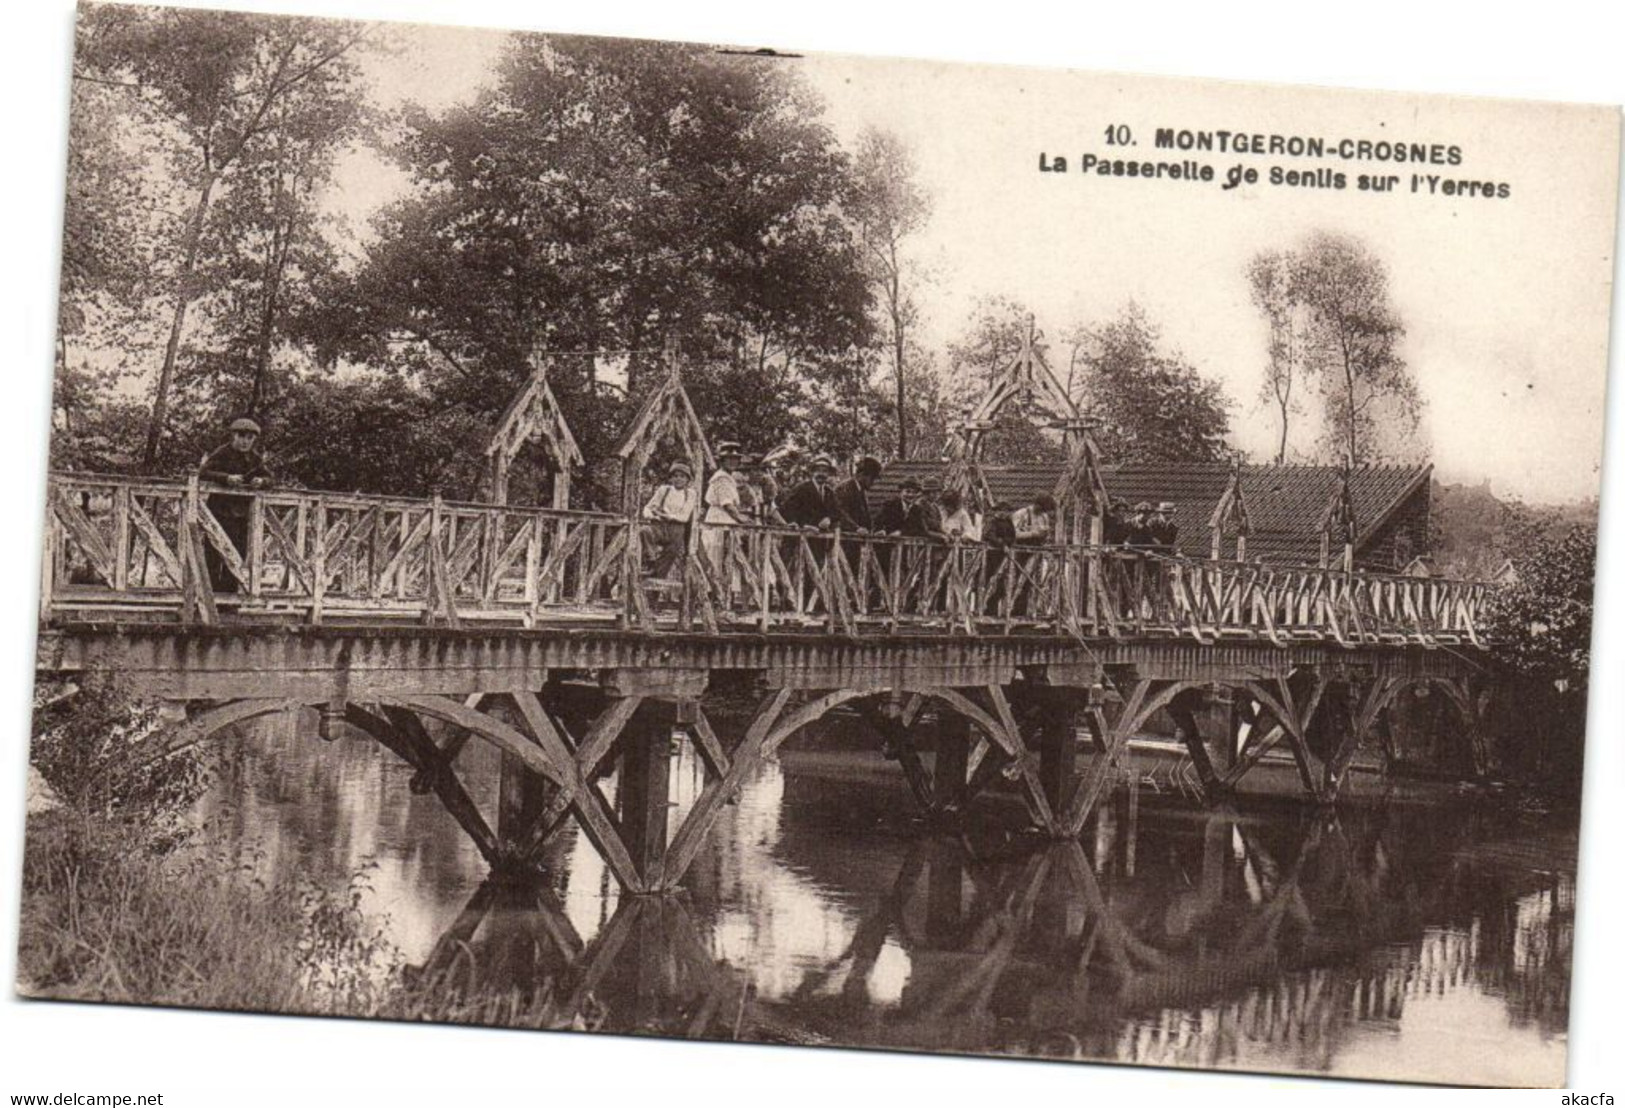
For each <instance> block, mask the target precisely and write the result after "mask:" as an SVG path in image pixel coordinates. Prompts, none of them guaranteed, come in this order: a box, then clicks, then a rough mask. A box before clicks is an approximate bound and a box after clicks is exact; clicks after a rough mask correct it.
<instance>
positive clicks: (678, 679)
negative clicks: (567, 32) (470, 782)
mask: <svg viewBox="0 0 1625 1108" xmlns="http://www.w3.org/2000/svg"><path fill="white" fill-rule="evenodd" d="M220 491H222V490H209V489H206V488H202V487H200V486H199V485H198V484H197V483H196V482H195V481H193V482H189V483H188V482H180V483H175V482H158V481H145V480H134V479H128V478H112V477H107V478H101V477H87V476H80V475H58V476H53V477H52V478H51V483H50V508H51V510H50V518H49V526H48V531H47V551H48V552H47V562H46V580H45V586H44V589H43V593H42V597H43V600H42V610H41V620H42V622H41V628H42V630H41V642H40V654H39V657H40V665H41V668H42V669H44V670H46V671H51V672H57V673H64V672H66V673H72V672H82V671H87V670H102V671H108V672H112V673H116V674H118V675H119V677H120V678H121V679H122V680H123V681H124V682H126V684H127V685H128V686H129V688H130V689H131V690H132V691H134V692H136V693H139V694H142V695H145V696H151V697H160V698H164V699H168V700H172V701H177V702H180V703H182V704H185V705H186V706H187V709H188V713H189V719H188V720H187V722H186V723H185V724H184V725H183V726H180V727H178V728H177V729H176V730H175V732H174V733H173V735H172V736H171V737H170V739H169V743H170V746H171V748H179V747H180V746H183V745H186V744H189V743H194V742H198V741H202V740H204V739H206V738H208V737H209V736H210V735H212V734H214V733H215V732H218V731H220V730H221V729H223V728H225V727H228V726H229V725H231V724H236V723H241V722H244V721H246V720H249V719H252V718H254V717H257V716H262V715H266V714H270V713H276V712H283V711H288V710H291V709H293V708H296V707H298V706H304V705H309V706H314V707H316V708H317V709H318V710H319V711H320V712H321V719H322V721H323V723H322V733H323V735H324V737H328V738H332V737H335V736H337V735H338V734H339V733H340V732H341V731H342V730H343V728H342V727H341V726H340V724H349V725H351V727H352V728H353V729H359V730H360V731H361V732H363V733H365V734H367V735H369V736H371V737H372V738H374V739H376V740H378V741H379V742H381V743H383V744H384V745H385V746H387V747H389V748H390V749H391V750H393V751H395V752H396V753H397V754H399V755H400V756H401V757H402V758H404V759H405V760H406V761H408V762H409V763H411V764H412V765H413V766H414V767H415V768H416V769H417V771H418V772H417V776H416V777H415V779H414V785H415V787H417V788H420V789H423V790H429V789H433V790H434V791H436V792H437V793H439V795H440V796H441V798H442V799H443V800H444V801H445V803H446V806H447V808H448V810H449V811H450V812H451V813H452V815H453V816H454V817H456V818H457V819H458V821H459V822H460V823H461V824H462V825H463V826H464V828H465V829H466V830H467V831H468V833H469V834H470V835H471V836H473V838H474V841H475V842H476V843H478V844H479V846H480V848H481V850H482V851H484V852H485V854H486V856H487V857H488V858H489V859H490V860H491V861H492V862H493V863H499V862H516V861H521V860H523V859H525V858H529V857H532V856H533V855H534V853H535V851H536V849H537V847H538V845H539V844H540V843H541V842H542V841H543V840H545V839H546V837H547V836H548V835H549V834H550V833H551V832H552V831H553V830H554V829H555V828H556V827H557V826H558V825H559V824H560V822H561V821H562V820H564V819H565V818H566V817H570V816H573V817H574V818H575V819H576V820H578V821H579V822H580V824H581V825H582V827H583V829H584V830H585V831H586V832H587V834H588V835H589V836H590V837H592V839H593V841H594V842H595V843H596V844H597V845H598V847H599V849H600V850H602V851H603V852H604V854H605V857H606V860H607V861H608V862H609V864H610V866H611V868H612V869H613V871H614V872H615V875H616V877H617V878H619V879H620V881H621V882H622V883H623V884H624V885H625V886H626V887H627V888H629V889H632V890H634V891H655V890H661V889H669V888H672V887H674V886H675V885H676V884H677V882H678V881H679V880H680V879H681V877H682V875H683V872H684V870H685V869H686V868H687V867H688V865H689V864H690V863H691V862H692V861H693V858H694V856H695V854H696V852H697V851H698V850H699V849H700V846H701V843H702V841H703V839H704V836H705V833H706V831H707V830H708V829H709V827H710V819H711V817H712V815H713V814H714V813H715V811H716V809H717V807H718V805H720V804H722V803H723V802H724V801H725V800H726V799H727V797H728V796H729V795H730V794H731V793H733V792H734V791H735V790H737V789H738V787H739V785H740V783H741V782H742V781H743V780H745V779H746V778H748V777H749V775H750V774H751V773H752V772H754V770H755V769H756V767H757V766H759V765H760V763H761V762H762V761H763V760H764V759H767V758H770V757H772V755H773V753H774V751H776V750H777V749H778V747H779V746H780V745H781V744H782V743H783V742H785V741H786V740H787V739H789V738H790V737H791V736H792V735H794V734H795V733H796V732H797V731H798V730H800V729H801V728H802V727H804V726H806V725H808V724H810V723H812V722H814V721H815V720H817V719H818V718H819V717H821V716H822V715H824V714H825V713H826V712H828V711H830V710H831V709H833V708H835V707H837V706H839V705H843V704H850V705H852V706H853V707H855V708H857V709H859V710H862V711H864V712H865V713H866V714H867V715H868V716H869V717H870V718H871V720H872V722H873V724H874V726H875V728H876V730H877V732H878V733H879V734H880V735H881V736H883V737H884V738H885V741H886V742H887V744H888V747H889V749H891V750H892V751H893V752H894V753H895V754H896V755H897V756H898V757H899V758H900V759H901V761H902V764H903V767H904V769H905V771H906V772H907V773H908V775H909V778H910V781H911V783H912V784H913V786H914V792H915V795H916V796H917V797H918V798H919V800H920V802H921V803H922V804H923V805H925V806H926V807H928V808H929V809H931V810H933V811H936V812H938V813H941V814H943V815H949V814H952V813H954V812H960V811H963V809H964V808H965V807H966V806H967V805H968V804H969V803H970V800H971V798H972V797H973V796H974V794H975V793H976V792H977V791H978V790H979V789H981V788H983V787H984V786H986V785H989V784H991V783H993V782H996V781H998V780H1001V779H1008V780H1010V781H1012V782H1014V783H1015V784H1016V786H1017V787H1019V788H1020V789H1021V790H1022V792H1023V794H1024V796H1025V798H1026V800H1027V803H1028V805H1029V808H1030V811H1031V814H1032V817H1033V820H1034V822H1035V823H1036V825H1037V826H1038V827H1040V828H1042V829H1043V830H1044V831H1045V832H1047V833H1051V834H1054V835H1057V836H1062V837H1068V836H1073V835H1076V834H1077V833H1078V832H1079V830H1080V829H1081V828H1082V826H1083V824H1084V822H1085V820H1086V819H1087V818H1088V816H1089V814H1090V812H1091V811H1092V810H1093V808H1094V806H1095V805H1096V804H1097V803H1098V801H1099V799H1100V797H1101V795H1102V793H1103V792H1104V791H1105V789H1106V787H1107V785H1108V784H1109V782H1110V781H1111V780H1112V778H1113V776H1114V768H1115V764H1116V760H1117V758H1118V756H1119V755H1120V754H1121V752H1122V750H1123V748H1124V745H1125V743H1126V741H1127V740H1128V739H1129V738H1130V737H1131V736H1133V735H1135V734H1136V733H1138V732H1139V731H1140V730H1141V728H1142V727H1144V725H1145V724H1146V723H1147V721H1148V720H1150V718H1151V717H1152V716H1153V715H1154V714H1155V713H1157V712H1159V711H1167V712H1169V713H1170V714H1172V715H1173V717H1174V719H1175V720H1176V722H1178V723H1179V724H1180V726H1181V729H1182V732H1183V737H1184V739H1185V741H1186V744H1187V747H1188V749H1189V751H1190V755H1191V757H1192V758H1193V760H1194V761H1195V763H1196V767H1197V770H1198V773H1199V775H1200V779H1201V782H1202V784H1203V785H1204V787H1205V788H1206V789H1207V790H1209V791H1210V792H1211V793H1212V794H1213V795H1218V794H1220V793H1222V792H1224V791H1226V790H1228V789H1230V788H1233V787H1235V786H1236V785H1237V784H1238V782H1240V780H1241V779H1242V777H1243V776H1244V775H1245V774H1246V773H1247V772H1248V771H1249V770H1250V769H1251V768H1252V767H1253V766H1255V765H1257V763H1258V762H1259V760H1260V759H1261V758H1263V757H1264V756H1265V755H1266V754H1268V753H1269V752H1270V751H1271V750H1272V749H1274V748H1275V747H1276V746H1277V745H1279V744H1284V745H1285V747H1286V749H1288V750H1289V751H1290V752H1291V754H1292V756H1293V758H1294V759H1295V761H1296V764H1297V766H1298V769H1299V771H1300V774H1301V777H1302V782H1303V785H1304V788H1305V789H1306V790H1307V791H1308V792H1309V793H1310V794H1311V795H1313V796H1314V797H1316V798H1317V799H1320V800H1322V801H1331V800H1333V799H1335V798H1336V796H1337V793H1338V789H1339V785H1340V782H1341V780H1342V778H1343V775H1344V773H1345V771H1346V770H1347V767H1348V765H1349V762H1350V759H1351V758H1352V757H1353V755H1354V753H1355V750H1356V749H1357V748H1358V746H1359V745H1360V743H1361V742H1362V741H1364V740H1366V739H1367V738H1368V737H1370V736H1372V735H1373V734H1374V733H1375V731H1376V729H1378V728H1380V726H1381V725H1382V717H1383V714H1384V709H1385V707H1387V705H1388V704H1389V702H1390V701H1391V700H1392V698H1393V697H1394V695H1395V694H1396V693H1397V692H1398V691H1399V690H1400V689H1401V688H1402V687H1404V686H1406V685H1408V684H1413V683H1416V682H1430V683H1434V684H1436V685H1437V686H1439V687H1441V688H1443V689H1444V690H1445V691H1446V692H1447V693H1448V694H1449V695H1450V697H1451V698H1452V700H1453V702H1455V703H1456V704H1457V705H1458V706H1459V707H1460V708H1461V709H1462V711H1463V712H1464V713H1465V714H1466V716H1467V717H1468V720H1469V722H1470V723H1471V724H1476V723H1477V722H1478V719H1477V715H1478V714H1481V713H1482V711H1483V709H1484V704H1485V697H1484V695H1483V662H1482V661H1481V653H1482V652H1481V650H1480V648H1479V646H1478V641H1477V632H1476V630H1475V628H1476V622H1477V619H1478V614H1479V611H1480V608H1481V606H1482V604H1483V603H1484V600H1485V595H1486V594H1485V588H1484V586H1481V585H1477V584H1470V583H1461V582H1449V581H1441V580H1438V579H1426V578H1405V577H1396V576H1387V575H1380V574H1369V573H1362V572H1347V571H1342V570H1336V569H1328V568H1316V567H1280V566H1274V567H1269V566H1261V565H1257V564H1247V563H1238V562H1226V561H1208V562H1193V561H1188V560H1182V559H1175V558H1161V557H1158V556H1155V555H1150V554H1146V553H1143V552H1139V551H1131V550H1123V549H1117V548H1109V547H1100V546H1088V545H1082V546H1074V545H1055V546H1033V547H1011V548H1007V549H1003V550H1000V549H995V548H991V547H986V546H982V545H980V544H958V545H956V544H944V543H929V542H924V541H913V540H904V539H897V538H883V537H877V536H873V535H861V536H846V535H841V534H839V533H834V534H829V533H809V532H806V531H802V530H795V529H784V528H767V527H746V526H739V527H728V528H723V529H722V530H724V531H725V532H726V534H725V535H724V537H723V542H722V544H721V549H722V551H723V555H724V558H725V560H724V561H723V562H722V563H721V572H717V565H716V563H712V562H711V561H710V560H709V559H708V558H707V557H706V556H705V555H704V553H703V552H702V551H701V550H700V549H699V548H698V547H696V548H695V549H694V550H693V551H691V553H690V556H689V558H688V559H687V566H686V572H685V573H684V576H683V578H682V579H681V580H680V581H676V582H671V583H664V582H653V581H651V580H649V579H648V578H646V577H645V576H644V573H643V570H642V568H641V567H642V563H641V558H640V553H639V550H640V547H641V546H642V544H643V542H644V534H643V531H644V528H645V525H644V524H642V523H640V522H638V521H636V520H629V519H627V518H624V517H616V516H609V515H603V514H596V513H590V512H578V511H569V510H557V509H542V508H519V507H510V506H502V505H492V504H453V503H446V502H441V501H412V500H398V499H388V498H382V497H367V496H331V495H326V494H316V493H308V492H293V491H264V492H254V493H240V492H236V493H234V495H240V496H242V497H243V499H245V500H247V502H248V518H249V520H250V529H249V531H248V534H247V536H246V538H247V541H246V543H245V544H243V546H244V548H243V549H239V547H238V544H237V543H236V542H234V541H233V540H232V538H231V537H230V536H228V535H227V533H226V530H225V528H224V527H223V526H222V525H221V523H220V520H219V519H218V518H217V517H216V516H215V514H214V513H213V512H212V511H211V509H210V506H209V500H210V496H211V494H213V495H218V494H219V493H220ZM209 550H212V551H214V552H215V553H216V554H217V555H218V556H219V557H220V558H221V559H222V560H223V561H224V563H225V564H226V566H227V567H228V570H229V573H230V574H231V577H232V583H233V584H235V586H236V589H235V591H216V590H215V589H213V588H212V587H211V585H210V581H209V577H208V574H207V573H206V572H205V569H204V565H205V556H206V551H209ZM589 685H590V686H591V688H590V689H588V686H589ZM1214 686H1228V687H1229V688H1230V689H1232V690H1234V691H1235V692H1234V695H1233V700H1234V701H1235V702H1236V704H1237V705H1238V708H1237V710H1236V711H1235V712H1234V713H1232V716H1233V719H1232V724H1231V726H1230V727H1229V728H1228V729H1227V730H1226V731H1225V733H1212V734H1208V735H1204V734H1202V731H1201V729H1200V727H1199V726H1198V723H1197V715H1198V714H1199V712H1200V710H1201V708H1202V705H1203V702H1204V698H1205V697H1206V695H1207V694H1208V692H1209V691H1210V690H1211V689H1212V688H1213V687H1214ZM746 688H750V689H755V690H757V691H759V692H760V693H761V695H762V703H761V705H760V707H759V709H758V710H757V711H756V713H755V714H754V716H753V717H752V718H750V719H749V720H747V721H743V725H742V728H741V729H734V730H736V731H738V732H739V733H737V734H732V733H731V734H730V735H729V739H730V740H731V741H725V740H724V737H723V733H724V732H725V731H728V730H729V729H728V728H726V727H719V726H717V725H715V724H714V723H713V720H712V715H711V714H710V713H708V712H707V710H706V706H705V702H706V700H707V697H708V694H711V693H713V692H715V691H718V690H727V689H736V690H737V689H746ZM583 690H588V691H589V692H590V693H591V695H590V696H584V695H583ZM583 704H585V705H586V707H585V708H583V707H582V706H583ZM927 706H931V707H933V708H934V709H935V710H934V711H933V712H932V713H931V714H932V715H933V716H934V717H935V723H934V726H933V727H932V728H931V729H930V732H929V733H930V735H931V738H930V741H929V742H927V741H924V740H923V739H921V738H920V736H921V735H923V734H925V731H924V730H923V729H922V728H920V727H919V726H918V724H919V722H920V720H921V718H922V716H923V715H924V714H925V713H924V709H925V708H926V707H927ZM583 712H585V714H583ZM426 720H434V721H439V723H440V724H442V725H444V729H445V732H446V734H445V735H443V736H441V737H440V738H439V739H436V738H435V737H433V736H432V735H431V729H430V728H428V727H425V726H424V722H425V721H426ZM1080 723H1081V724H1082V725H1083V727H1082V729H1083V730H1085V731H1087V733H1088V734H1089V735H1090V736H1091V738H1092V743H1093V746H1094V749H1095V756H1094V757H1093V758H1092V759H1091V760H1090V761H1089V762H1088V764H1087V768H1086V769H1085V770H1084V772H1083V773H1082V774H1081V776H1075V775H1074V774H1073V772H1072V769H1073V766H1074V765H1075V764H1076V762H1077V754H1078V742H1077V735H1078V733H1079V730H1080V728H1079V724H1080ZM674 728H676V729H677V730H680V731H682V732H684V733H686V734H687V735H688V736H689V737H690V738H691V739H692V740H693V742H694V743H695V745H696V747H697V748H698V749H699V751H700V752H701V754H702V755H703V757H704V760H705V763H706V766H707V768H708V771H709V773H710V775H711V783H710V785H708V787H707V789H706V792H705V794H704V795H703V796H702V798H701V800H700V802H699V803H698V804H697V805H696V806H695V809H694V812H693V813H692V814H691V815H690V816H689V818H688V820H687V822H686V823H685V824H684V826H683V827H682V828H680V829H677V830H676V832H675V834H668V829H667V828H666V827H665V811H666V797H665V780H666V774H667V768H666V767H667V759H668V758H669V753H668V751H669V738H670V735H671V734H672V731H673V729H674ZM1210 730H1212V729H1211V728H1210ZM1473 730H1474V728H1473V727H1469V733H1472V732H1473ZM470 737H476V738H479V739H481V740H483V741H486V742H489V743H492V744H494V745H495V746H497V747H499V748H500V749H501V750H502V751H503V753H504V755H505V759H506V762H507V766H508V771H509V774H510V775H511V777H512V779H513V780H512V782H511V787H510V788H509V789H508V790H507V791H506V792H505V797H506V803H505V805H504V810H503V811H502V812H501V813H499V814H498V815H497V817H496V819H495V820H494V821H491V820H487V819H486V817H485V816H484V815H483V814H482V813H481V812H479V810H478V809H477V808H476V807H475V806H474V804H473V802H472V801H471V800H470V799H469V796H468V792H467V790H465V789H464V788H463V786H462V785H461V784H460V782H459V780H458V778H457V775H456V772H455V764H456V759H457V755H458V752H459V751H460V750H461V749H462V746H463V744H464V743H466V742H467V741H468V739H469V738H470ZM616 755H618V756H619V757H618V759H617V757H616ZM1479 757H1480V759H1482V752H1480V753H1479ZM1480 764H1482V761H1480ZM617 767H618V768H619V771H620V774H621V776H620V778H619V788H618V797H617V800H618V808H619V812H618V813H612V812H611V811H610V810H609V806H608V805H607V804H606V802H605V801H604V800H603V797H602V795H601V794H600V792H599V790H598V787H597V783H598V780H599V778H600V777H601V776H602V775H604V774H606V773H608V772H610V771H611V770H612V769H615V768H617ZM668 840H669V841H668Z"/></svg>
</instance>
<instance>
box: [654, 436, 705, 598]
mask: <svg viewBox="0 0 1625 1108" xmlns="http://www.w3.org/2000/svg"><path fill="white" fill-rule="evenodd" d="M698 501H699V496H698V495H697V494H696V492H695V490H694V470H693V469H692V468H691V467H690V466H689V464H688V463H687V462H673V463H672V467H671V469H670V470H668V471H667V473H666V481H665V483H664V484H663V485H661V486H660V487H659V488H658V489H656V490H655V491H654V495H653V496H651V497H649V502H648V503H647V504H645V505H644V506H643V519H644V522H645V523H646V524H647V526H646V527H645V533H646V534H648V536H649V540H650V541H649V553H650V555H651V561H652V562H653V569H652V570H651V572H652V573H653V575H654V576H655V577H657V578H660V579H662V580H668V579H670V577H671V575H672V571H673V570H674V569H675V568H676V566H677V561H678V559H679V558H681V557H682V556H683V550H684V548H685V547H686V546H687V545H688V542H687V538H688V534H687V532H688V525H689V524H690V523H692V522H693V521H694V509H695V507H696V506H697V505H698Z"/></svg>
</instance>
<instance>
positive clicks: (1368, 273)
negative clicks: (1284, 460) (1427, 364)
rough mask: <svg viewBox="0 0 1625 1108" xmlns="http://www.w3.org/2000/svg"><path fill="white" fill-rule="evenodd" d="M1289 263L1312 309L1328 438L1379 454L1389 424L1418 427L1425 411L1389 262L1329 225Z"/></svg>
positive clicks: (1306, 357)
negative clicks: (1407, 357)
mask: <svg viewBox="0 0 1625 1108" xmlns="http://www.w3.org/2000/svg"><path fill="white" fill-rule="evenodd" d="M1289 265H1290V271H1291V279H1290V282H1289V287H1288V296H1289V298H1290V301H1291V302H1292V303H1293V304H1296V305H1300V306H1301V307H1302V308H1303V309H1304V311H1305V313H1306V328H1305V343H1304V348H1303V363H1302V364H1303V368H1304V370H1305V372H1306V373H1307V374H1308V375H1310V376H1311V377H1313V378H1314V379H1315V380H1316V381H1317V382H1318V384H1319V386H1320V392H1321V396H1322V397H1323V399H1324V401H1325V407H1324V413H1323V420H1322V422H1323V433H1324V438H1325V442H1326V445H1327V446H1328V447H1330V448H1331V452H1332V453H1333V454H1335V455H1338V456H1341V458H1343V459H1344V460H1346V461H1347V462H1348V463H1349V464H1352V465H1361V464H1364V463H1367V462H1370V461H1372V460H1375V458H1376V457H1377V456H1379V455H1380V454H1381V453H1382V451H1381V448H1380V443H1381V437H1380V436H1381V433H1382V431H1383V430H1384V429H1385V428H1386V429H1387V430H1388V431H1389V432H1390V433H1391V434H1392V433H1394V431H1395V429H1396V425H1400V426H1402V427H1403V428H1406V429H1408V430H1409V431H1411V432H1414V431H1415V430H1416V429H1417V428H1418V427H1419V425H1420V421H1421V411H1422V398H1421V393H1420V392H1419V391H1418V389H1417V387H1416V380H1415V378H1414V377H1412V376H1411V372H1410V368H1409V367H1408V366H1407V365H1406V364H1405V361H1404V359H1403V358H1402V357H1401V356H1400V352H1399V348H1400V342H1401V340H1402V339H1403V338H1404V336H1405V327H1404V324H1403V323H1402V322H1401V321H1400V318H1399V315H1398V313H1397V312H1396V311H1395V310H1394V306H1393V303H1392V301H1391V300H1390V298H1389V293H1388V269H1387V267H1386V266H1385V265H1384V264H1383V263H1382V260H1381V259H1380V258H1378V257H1377V256H1376V255H1375V254H1373V253H1372V252H1371V251H1370V250H1369V249H1368V248H1367V247H1366V246H1365V245H1364V244H1363V243H1361V242H1359V241H1358V240H1356V239H1353V238H1350V237H1348V236H1346V235H1337V234H1331V233H1328V232H1317V233H1315V234H1312V235H1310V236H1309V237H1308V239H1306V240H1305V241H1304V243H1303V244H1302V245H1301V246H1300V247H1299V248H1298V249H1297V250H1296V251H1294V252H1293V253H1292V254H1291V255H1290V261H1289ZM1401 437H1409V436H1404V435H1402V436H1401Z"/></svg>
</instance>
